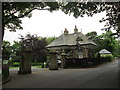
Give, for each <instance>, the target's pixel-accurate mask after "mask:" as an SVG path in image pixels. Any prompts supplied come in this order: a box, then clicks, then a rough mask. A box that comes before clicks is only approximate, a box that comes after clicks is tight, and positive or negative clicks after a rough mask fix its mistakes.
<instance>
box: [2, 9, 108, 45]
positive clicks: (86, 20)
mask: <svg viewBox="0 0 120 90" xmlns="http://www.w3.org/2000/svg"><path fill="white" fill-rule="evenodd" d="M103 17H106V13H105V12H103V13H100V14H95V15H94V16H93V17H87V16H85V17H83V18H82V17H79V18H77V19H76V18H74V17H73V15H71V16H69V15H66V14H64V13H63V12H62V11H54V12H52V13H50V12H49V11H46V10H34V11H33V12H32V17H31V18H27V17H26V18H23V19H22V27H23V30H17V32H9V31H8V30H6V31H5V35H4V40H8V41H10V42H11V43H13V41H14V40H15V41H18V40H19V39H18V38H19V37H20V36H19V34H21V35H23V36H25V35H26V34H27V33H28V32H29V33H30V34H37V35H38V36H42V37H52V36H56V37H58V36H60V35H61V34H62V33H63V31H64V29H65V28H67V29H68V31H69V33H73V32H74V27H75V25H76V26H77V28H78V31H79V32H80V31H82V33H83V34H86V33H88V32H91V31H96V32H97V33H98V35H100V34H102V33H103V32H104V31H102V30H101V29H102V28H103V27H104V25H105V23H99V20H101V18H103Z"/></svg>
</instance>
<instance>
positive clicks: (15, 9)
mask: <svg viewBox="0 0 120 90" xmlns="http://www.w3.org/2000/svg"><path fill="white" fill-rule="evenodd" d="M2 8H3V13H2V15H3V23H2V24H3V25H2V26H3V27H2V28H3V29H2V38H3V36H4V30H5V29H6V28H8V29H10V31H16V29H22V27H21V25H20V24H21V23H22V21H21V19H20V18H23V17H26V16H28V17H30V16H31V15H30V13H31V12H32V11H33V10H35V9H37V10H49V11H50V12H52V11H54V10H58V9H61V10H62V11H63V12H64V13H65V14H71V13H72V14H73V16H74V17H76V18H77V17H79V16H80V17H84V15H85V14H87V15H88V16H93V15H94V14H96V13H100V12H103V11H106V13H107V14H106V16H107V18H106V19H105V18H102V20H101V21H100V22H103V21H106V20H107V21H109V22H107V23H106V25H105V27H106V28H105V30H106V31H109V30H110V28H111V27H114V29H115V30H116V33H114V34H113V35H119V32H120V28H119V27H118V26H120V22H119V21H120V20H119V18H118V15H119V14H118V12H119V8H120V7H119V3H118V2H19V3H18V2H3V3H2Z"/></svg>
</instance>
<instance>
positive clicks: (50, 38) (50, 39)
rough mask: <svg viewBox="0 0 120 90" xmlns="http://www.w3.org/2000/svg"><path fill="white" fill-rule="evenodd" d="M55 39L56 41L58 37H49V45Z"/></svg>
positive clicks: (47, 39) (47, 40)
mask: <svg viewBox="0 0 120 90" xmlns="http://www.w3.org/2000/svg"><path fill="white" fill-rule="evenodd" d="M55 39H56V37H48V38H46V42H47V45H48V44H50V43H51V42H52V41H53V40H55Z"/></svg>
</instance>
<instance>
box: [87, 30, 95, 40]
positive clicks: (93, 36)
mask: <svg viewBox="0 0 120 90" xmlns="http://www.w3.org/2000/svg"><path fill="white" fill-rule="evenodd" d="M86 36H87V37H88V39H92V40H94V38H95V37H96V36H97V32H96V31H92V32H89V33H87V34H86Z"/></svg>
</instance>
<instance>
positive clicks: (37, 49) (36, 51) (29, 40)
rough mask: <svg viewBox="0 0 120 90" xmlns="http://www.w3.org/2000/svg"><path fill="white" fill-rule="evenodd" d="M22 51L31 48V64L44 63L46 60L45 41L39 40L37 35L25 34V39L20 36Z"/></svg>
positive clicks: (43, 39)
mask: <svg viewBox="0 0 120 90" xmlns="http://www.w3.org/2000/svg"><path fill="white" fill-rule="evenodd" d="M21 38H22V39H21V45H22V49H25V48H31V49H32V53H31V57H32V62H36V61H37V62H45V61H46V60H47V50H46V47H45V46H46V45H47V42H46V39H45V38H39V37H38V36H37V35H31V34H27V35H26V36H25V37H23V36H21Z"/></svg>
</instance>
